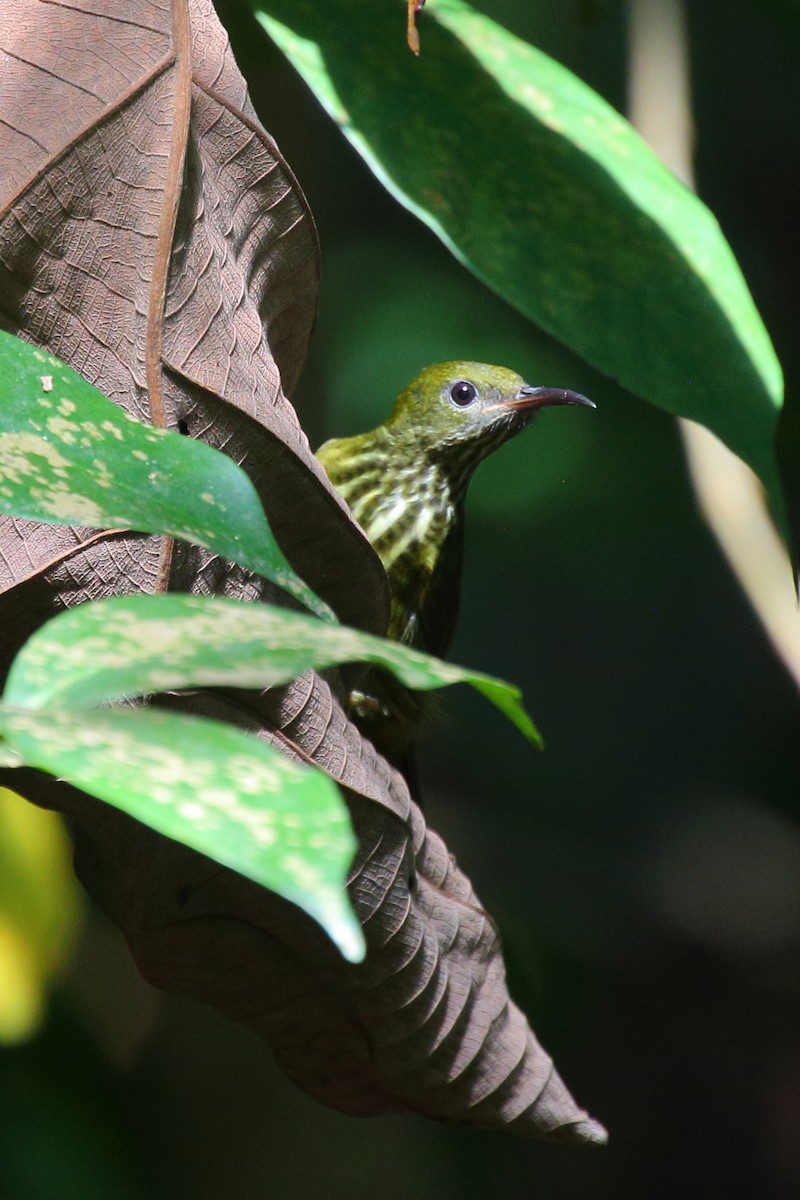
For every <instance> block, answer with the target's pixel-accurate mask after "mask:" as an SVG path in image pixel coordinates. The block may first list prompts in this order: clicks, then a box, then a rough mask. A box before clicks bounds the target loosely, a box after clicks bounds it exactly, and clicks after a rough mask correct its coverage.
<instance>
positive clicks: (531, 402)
mask: <svg viewBox="0 0 800 1200" xmlns="http://www.w3.org/2000/svg"><path fill="white" fill-rule="evenodd" d="M553 404H582V405H583V406H584V408H597V405H596V404H595V402H594V401H593V400H589V399H588V398H587V397H586V396H581V395H580V394H579V393H578V392H568V391H566V389H565V388H552V387H528V385H527V384H525V386H524V387H521V388H520V389H519V391H518V392H517V394H516V396H514V397H512V399H511V400H506V405H507V406H508V408H515V409H522V408H546V407H548V406H549V405H553Z"/></svg>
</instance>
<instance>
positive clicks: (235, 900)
mask: <svg viewBox="0 0 800 1200" xmlns="http://www.w3.org/2000/svg"><path fill="white" fill-rule="evenodd" d="M0 46H2V48H3V50H4V53H5V55H6V57H5V60H4V72H3V74H2V75H1V76H0V162H2V163H3V164H4V173H3V177H2V179H1V180H0V321H1V322H2V324H3V326H4V327H5V328H7V329H9V330H10V331H11V332H15V333H19V334H20V335H21V336H24V337H26V338H28V339H29V340H31V341H33V342H35V343H37V344H39V345H42V346H46V347H47V348H48V349H49V350H51V351H53V352H54V353H56V354H58V355H60V356H61V357H62V358H64V359H65V360H66V361H67V362H68V363H70V365H72V366H73V367H75V368H76V369H77V370H79V371H80V372H81V373H82V374H83V375H84V376H85V377H86V378H88V379H89V380H91V382H93V383H94V384H96V385H97V386H98V387H100V388H101V389H102V390H103V391H104V392H106V393H107V394H108V395H110V396H111V397H112V398H113V399H114V400H115V401H116V402H117V403H118V404H120V405H121V406H122V407H123V408H125V409H126V410H127V411H129V412H131V413H134V414H135V415H137V416H140V417H143V418H144V419H146V420H149V421H151V422H153V423H155V424H163V425H168V426H171V427H178V428H181V429H184V430H186V431H188V433H189V434H191V435H192V436H195V437H200V438H202V439H203V440H205V441H207V442H209V443H210V444H212V445H214V446H217V447H219V448H221V449H224V450H225V451H226V452H227V453H228V454H230V455H231V456H232V457H234V458H235V459H236V460H237V461H239V462H241V463H242V464H243V465H244V466H245V468H246V470H247V471H248V473H249V474H250V475H251V477H252V478H253V480H254V482H255V484H256V486H257V487H258V489H259V492H260V495H261V496H262V499H263V501H264V505H265V507H266V509H267V513H268V516H269V519H270V522H271V524H272V527H273V529H274V531H275V533H276V536H277V537H278V538H279V540H280V541H281V544H282V547H283V549H284V552H285V553H286V555H287V557H288V558H289V559H290V561H291V562H292V563H293V565H294V566H295V568H296V569H297V570H298V571H299V572H300V573H301V574H302V575H303V576H304V578H305V579H306V580H307V582H308V583H309V584H310V585H311V586H312V587H313V588H314V590H315V591H316V592H317V593H318V594H319V595H321V596H322V597H323V598H324V599H326V600H327V601H328V602H329V603H330V604H331V605H332V607H333V608H334V609H335V610H336V611H337V613H338V614H339V616H340V617H341V618H342V619H343V620H346V621H347V622H348V623H351V624H354V625H359V626H361V627H363V628H365V629H369V630H376V631H381V630H382V629H383V628H384V627H385V622H386V613H387V596H386V586H385V579H384V576H383V573H382V570H381V568H380V565H379V563H378V561H377V559H376V557H375V555H374V554H373V552H372V550H371V549H370V547H369V546H368V544H367V543H366V542H365V541H364V539H363V537H362V535H361V533H360V532H359V530H358V529H357V528H356V526H355V525H353V523H352V522H351V521H350V519H349V517H348V516H347V514H346V512H345V510H344V509H343V507H342V505H341V504H340V503H339V501H338V499H337V498H336V497H335V496H334V495H333V493H332V492H331V491H330V488H329V487H328V485H327V481H326V480H325V478H324V476H323V475H322V473H321V471H320V469H319V467H318V466H317V464H316V462H315V460H314V458H313V456H312V455H311V454H310V452H309V449H308V445H307V443H306V440H305V437H304V435H303V433H302V431H301V430H300V428H299V426H298V424H297V420H296V417H295V414H294V411H293V409H292V408H291V406H290V404H289V403H288V401H287V400H286V398H285V397H286V395H287V394H291V391H292V388H293V386H294V384H295V381H296V379H297V375H298V372H299V370H300V368H301V366H302V361H303V357H304V354H305V350H306V346H307V343H308V338H309V336H310V331H311V326H312V324H313V317H314V310H315V303H316V289H317V247H316V240H315V235H314V231H313V224H312V221H311V218H310V215H309V213H308V210H307V208H306V206H305V203H304V201H303V198H302V196H301V194H300V192H299V189H298V187H297V185H296V183H295V181H294V179H293V178H292V175H291V173H290V171H289V170H288V168H287V166H286V164H285V163H284V162H283V160H282V159H281V156H280V154H279V152H278V150H277V148H276V147H275V145H274V143H273V142H272V141H271V139H270V138H269V136H268V135H267V134H266V133H265V132H264V131H263V129H262V128H261V126H260V125H259V123H258V121H257V119H256V117H255V115H254V113H253V111H252V109H251V107H250V104H249V101H248V99H247V96H246V92H245V86H244V83H243V80H242V78H241V76H240V74H239V72H238V70H237V69H236V66H235V64H234V62H233V58H232V56H231V53H230V49H229V47H228V44H227V39H226V37H225V34H224V31H223V30H222V29H221V27H220V25H219V23H218V22H217V20H216V17H215V15H214V13H213V10H212V9H211V7H210V4H209V3H208V0H190V2H186V0H174V2H173V4H172V8H171V11H170V12H169V13H165V11H164V7H163V6H159V5H158V4H156V3H155V2H154V0H125V2H124V3H123V0H117V2H115V0H94V2H93V3H92V4H91V5H86V4H79V3H78V2H77V0H75V2H70V0H62V2H61V3H54V2H52V0H5V4H4V5H3V8H2V12H1V13H0ZM404 52H405V51H404V49H403V46H402V44H398V53H404ZM0 536H1V537H2V542H1V543H0V545H1V546H2V559H0V586H1V587H2V588H3V591H2V594H0V631H2V632H0V643H1V644H0V649H1V650H2V666H3V673H5V670H7V668H8V663H9V661H10V658H11V655H12V653H13V652H14V651H15V650H16V649H17V648H18V647H19V645H20V644H21V642H22V641H23V639H24V637H25V635H26V633H27V632H29V631H30V630H31V629H32V628H34V627H35V626H36V625H37V624H39V623H40V622H41V620H42V619H43V618H44V617H45V616H46V615H48V614H49V612H51V611H52V610H53V609H54V608H57V607H60V606H64V605H67V604H72V603H76V602H78V601H81V600H85V599H92V598H98V597H103V596H108V595H112V594H118V593H120V592H130V591H156V590H163V589H164V588H166V587H167V586H170V587H172V588H178V589H182V590H187V591H197V592H216V593H225V592H227V593H228V594H232V595H236V596H238V597H240V598H244V597H247V598H254V599H255V598H269V599H272V600H280V597H279V596H276V595H275V594H274V593H273V592H272V591H271V590H270V588H269V587H268V586H267V585H265V584H264V583H263V581H260V580H256V579H253V578H250V577H247V576H245V574H244V573H243V572H241V571H239V570H237V569H235V568H233V567H231V565H230V564H227V563H224V562H221V561H219V560H217V559H214V558H212V557H211V556H209V555H208V554H206V553H205V552H203V551H199V550H196V549H191V548H187V547H184V546H176V547H173V546H172V545H170V544H169V543H167V542H166V541H164V540H163V539H155V538H145V537H141V536H136V535H125V534H120V533H114V534H105V533H98V532H97V531H87V530H79V529H72V530H68V529H63V528H58V527H52V526H46V527H45V526H33V525H31V524H29V523H26V522H19V521H10V520H5V521H4V523H3V525H2V529H0ZM335 687H336V683H335V678H334V683H333V684H332V685H331V684H329V682H326V681H325V680H323V679H321V678H320V677H318V676H304V677H303V678H302V679H300V680H298V681H296V682H295V683H294V684H293V685H291V686H290V687H289V688H287V689H284V690H282V691H275V692H270V693H268V694H267V695H266V696H255V695H253V696H251V697H249V699H248V698H247V697H246V696H244V695H243V694H241V693H240V694H238V695H237V696H236V698H235V699H234V698H232V697H225V696H222V695H210V694H209V695H201V696H197V697H194V698H193V699H192V701H191V703H192V705H193V707H194V709H195V711H196V710H197V709H199V710H200V711H202V712H203V713H204V714H205V715H208V716H218V717H221V718H223V719H228V720H234V721H236V722H238V723H241V724H242V725H244V726H245V727H246V728H248V729H250V730H252V731H253V732H255V733H257V734H258V735H259V736H262V737H265V738H268V739H270V740H271V741H275V742H277V743H278V744H279V745H281V746H282V747H283V748H284V749H285V750H286V752H287V753H290V754H295V755H299V756H300V757H307V758H311V759H313V760H314V761H315V762H317V763H319V764H320V765H322V766H323V767H325V768H326V769H327V770H328V771H330V773H331V774H332V775H333V776H334V777H335V778H336V779H337V780H339V781H340V782H341V784H342V785H343V787H345V788H346V789H347V793H346V794H347V796H348V799H349V802H350V807H351V812H352V816H353V820H354V824H355V827H356V830H357V833H358V835H359V840H360V851H359V855H358V859H357V862H356V863H355V865H354V868H353V873H352V881H351V885H350V887H351V895H352V898H353V902H354V904H355V907H356V910H357V912H358V913H359V916H360V918H361V920H362V922H363V924H364V929H365V933H366V936H367V940H368V944H369V954H368V956H367V959H366V962H365V963H364V964H363V965H362V966H360V967H353V966H350V965H348V964H345V963H344V962H343V961H342V959H341V958H340V957H339V956H338V954H337V952H336V951H335V949H334V948H333V946H332V944H331V943H330V942H329V941H328V940H327V939H326V938H325V936H324V934H323V933H322V932H321V931H320V930H319V928H318V927H317V926H316V925H315V924H314V923H313V922H312V921H311V920H310V919H308V918H307V917H305V916H304V915H303V914H302V913H301V912H300V911H299V910H298V909H297V908H295V907H293V906H292V905H290V904H288V903H287V902H285V901H282V900H281V899H279V898H278V897H276V896H275V895H273V894H271V893H269V892H266V891H264V890H263V889H259V888H257V887H255V886H254V885H252V884H250V883H249V882H248V881H246V880H245V879H243V878H242V877H241V876H238V875H236V874H234V873H232V872H230V871H227V870H225V869H223V868H220V867H218V866H216V865H215V864H213V863H211V862H209V861H208V860H207V859H204V858H202V857H201V856H199V855H197V854H195V853H193V852H191V851H189V850H187V849H185V848H184V847H181V846H178V845H177V844H175V843H173V842H169V841H167V840H165V839H164V838H161V837H159V836H158V835H156V834H154V833H153V832H152V831H150V830H148V829H146V828H144V827H143V826H141V825H138V824H137V823H136V822H133V821H131V820H130V819H129V818H126V817H125V816H124V815H122V814H121V813H119V812H118V811H116V810H114V809H112V808H110V807H107V806H104V805H102V804H100V803H99V802H97V801H94V800H91V799H89V798H88V797H86V796H83V795H82V794H80V793H78V792H75V791H73V790H71V789H69V788H67V787H65V786H64V785H59V784H58V783H56V782H54V781H52V780H46V779H44V778H43V777H39V776H37V775H36V774H35V773H33V772H14V773H13V774H11V775H10V776H9V778H10V779H12V780H13V783H14V784H15V786H17V787H19V788H22V789H23V790H26V792H27V794H28V795H29V796H30V797H31V798H33V799H35V800H37V801H38V802H40V803H44V804H48V805H51V806H53V807H56V808H60V809H61V810H62V811H64V812H66V813H68V814H69V816H70V819H71V823H72V826H73V829H74V831H75V836H76V843H77V861H78V866H79V870H80V873H81V876H82V878H83V879H84V881H85V882H86V884H87V887H88V888H89V890H90V891H91V892H92V894H93V895H94V896H95V897H96V899H97V900H98V902H99V903H100V904H101V905H102V906H103V907H104V908H105V909H106V911H107V912H108V913H109V914H110V915H111V916H112V917H113V919H114V920H115V921H116V922H117V924H118V925H119V926H120V927H121V928H122V929H123V930H124V932H125V934H126V936H127V938H128V940H129V942H130V945H131V948H132V950H133V953H134V955H135V957H136V960H137V962H138V964H139V966H140V968H141V970H142V972H143V973H144V974H145V975H146V976H147V977H148V978H149V979H151V980H153V981H154V982H156V983H158V984H159V985H160V986H162V987H164V988H167V989H169V990H172V991H181V992H185V993H188V994H191V995H193V996H196V997H198V998H201V999H203V1000H205V1001H207V1002H208V1003H210V1004H212V1005H214V1006H215V1007H216V1008H218V1009H220V1010H221V1011H223V1012H225V1013H226V1014H227V1015H228V1016H230V1017H231V1018H233V1019H235V1020H237V1021H241V1022H243V1023H245V1024H247V1025H249V1026H250V1027H252V1028H253V1029H254V1030H255V1031H256V1032H257V1033H259V1034H260V1035H261V1036H262V1037H264V1038H265V1039H266V1040H267V1041H268V1042H269V1043H270V1045H271V1046H272V1047H273V1049H274V1051H275V1053H276V1055H277V1057H278V1059H279V1060H280V1062H281V1063H282V1065H283V1067H284V1069H285V1070H286V1072H287V1074H289V1075H290V1076H291V1077H292V1078H293V1079H294V1080H296V1082H297V1083H298V1084H299V1085H300V1086H301V1087H303V1088H304V1089H305V1090H306V1091H308V1092H310V1093H311V1094H313V1095H315V1096H318V1097H319V1098H320V1099H322V1100H324V1101H325V1102H326V1103H328V1104H331V1105H333V1106H334V1107H337V1108H340V1109H343V1110H345V1111H348V1112H357V1113H373V1112H380V1111H384V1110H387V1109H396V1110H402V1109H407V1110H414V1111H418V1112H422V1113H426V1114H427V1115H429V1116H432V1117H436V1118H438V1119H442V1120H447V1121H453V1122H464V1121H469V1122H474V1123H475V1124H479V1125H485V1126H508V1127H510V1128H512V1129H514V1130H515V1131H517V1132H520V1133H524V1134H538V1135H545V1136H556V1137H558V1136H561V1137H566V1138H574V1139H577V1140H589V1141H596V1140H600V1139H601V1138H602V1131H601V1130H600V1127H599V1126H597V1125H596V1123H595V1122H593V1121H591V1120H590V1119H589V1118H587V1116H586V1114H585V1113H584V1112H583V1111H582V1110H580V1109H578V1108H577V1107H576V1106H575V1104H574V1102H573V1101H572V1099H571V1097H570V1096H569V1093H568V1092H567V1091H566V1089H565V1088H564V1086H563V1084H562V1083H561V1081H560V1079H559V1078H558V1076H557V1075H556V1074H555V1072H554V1071H553V1068H552V1063H551V1061H550V1059H549V1058H548V1057H547V1055H546V1054H545V1053H544V1052H543V1051H542V1049H541V1047H540V1046H539V1045H538V1043H537V1042H536V1040H535V1038H534V1037H533V1034H532V1033H531V1031H530V1029H529V1027H528V1025H527V1022H526V1020H525V1018H524V1017H523V1016H522V1014H521V1013H520V1012H519V1010H518V1009H517V1008H516V1007H515V1006H514V1005H513V1004H512V1003H511V1001H510V1000H509V997H508V993H507V990H506V986H505V975H504V968H503V962H502V956H501V952H500V947H499V943H498V940H497V936H496V933H495V931H494V927H493V925H492V923H491V921H490V920H489V919H488V918H487V917H486V915H485V914H484V913H483V911H482V909H481V908H480V905H479V903H478V901H477V900H476V898H475V896H474V894H473V892H472V889H471V887H470V885H469V882H468V881H467V880H466V879H465V878H464V876H463V875H462V874H461V873H460V872H459V871H458V869H457V867H456V866H455V865H454V863H453V862H452V860H451V858H450V856H449V855H448V853H447V850H446V847H445V846H444V845H443V843H442V842H441V840H440V839H439V838H438V837H436V835H435V834H433V833H431V832H430V831H428V830H426V828H425V824H424V821H423V819H422V816H421V814H420V812H419V810H418V809H417V808H416V806H415V805H413V804H412V802H411V801H410V799H409V796H408V792H407V789H406V787H405V784H404V782H403V780H402V779H401V778H400V776H399V775H397V773H396V772H394V771H393V770H392V769H391V768H390V767H389V766H388V765H387V764H386V763H385V762H384V761H383V760H382V759H380V758H379V757H378V756H377V755H376V753H375V752H374V750H373V749H372V747H371V746H370V745H369V744H368V743H367V742H365V741H364V740H363V739H362V737H361V736H360V734H359V733H358V731H357V730H356V729H355V728H354V727H353V726H352V725H351V724H350V723H349V722H348V721H347V719H346V717H345V715H344V712H343V709H342V707H341V704H340V703H339V698H338V696H337V692H336V690H335ZM332 689H333V690H332ZM173 702H174V703H175V704H182V705H185V704H186V703H188V702H187V701H179V700H174V701H173Z"/></svg>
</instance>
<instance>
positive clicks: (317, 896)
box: [0, 705, 364, 961]
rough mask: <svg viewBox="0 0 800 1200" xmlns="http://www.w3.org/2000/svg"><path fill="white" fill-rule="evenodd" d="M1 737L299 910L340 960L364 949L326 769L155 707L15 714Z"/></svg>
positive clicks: (29, 760)
mask: <svg viewBox="0 0 800 1200" xmlns="http://www.w3.org/2000/svg"><path fill="white" fill-rule="evenodd" d="M0 735H2V736H3V737H4V738H5V739H7V741H8V742H9V743H10V745H11V746H12V747H13V748H14V749H15V750H16V751H17V752H18V754H19V755H20V757H21V758H22V760H23V761H24V762H25V763H26V764H27V765H29V766H32V767H38V768H39V769H40V770H42V771H47V772H49V773H50V774H51V775H56V776H58V777H59V778H60V779H65V780H67V781H68V782H69V783H72V784H74V785H75V786H76V787H79V788H82V789H83V790H84V791H86V792H89V793H90V794H91V795H94V796H98V797H99V798H100V799H101V800H105V801H106V802H107V803H109V804H113V805H114V806H115V807H117V808H119V809H122V810H123V811H124V812H126V813H129V814H130V815H131V816H132V817H135V818H136V819H137V820H139V821H142V822H143V823H144V824H145V825H149V826H150V828H152V829H155V830H157V831H158V832H159V833H163V834H165V835H166V836H167V837H170V838H174V839H175V840H176V841H179V842H182V843H183V844H184V845H186V846H191V847H192V849H194V850H198V851H199V852H200V853H201V854H206V855H208V856H209V858H213V859H214V860H215V861H216V862H219V863H222V864H223V865H224V866H227V867H231V868H232V869H233V870H234V871H238V872H240V874H242V875H246V876H248V877H249V878H250V879H254V880H255V881H256V882H257V883H260V884H262V885H263V886H264V887H267V888H271V889H272V890H273V891H275V892H278V893H279V894H280V895H281V896H284V897H286V899H288V900H291V901H293V903H295V904H297V905H299V907H300V908H303V909H304V910H305V911H306V912H307V913H309V914H310V915H311V916H312V917H314V918H315V920H317V921H318V922H319V923H320V925H321V926H322V927H323V928H324V929H325V930H326V931H327V933H328V934H329V936H330V937H331V938H332V940H333V941H334V942H335V943H336V945H337V946H338V947H339V949H340V950H341V952H342V954H343V955H344V956H345V957H346V958H348V959H350V960H351V961H359V960H360V959H361V958H362V957H363V954H364V941H363V936H362V933H361V927H360V925H359V924H358V921H357V920H356V918H355V916H354V914H353V912H352V909H351V908H350V905H349V902H348V900H347V894H346V892H345V889H344V884H345V878H346V873H347V869H348V867H349V864H350V861H351V859H352V857H353V853H354V851H355V847H356V841H355V837H354V834H353V832H352V829H351V826H350V820H349V817H348V814H347V810H346V808H345V805H344V802H343V800H342V798H341V796H340V795H339V792H338V790H337V788H336V785H335V784H334V783H333V781H332V780H331V779H330V778H329V777H328V776H327V775H324V774H323V773H322V772H321V771H317V770H314V769H312V768H309V767H304V766H298V765H297V764H295V763H293V762H292V761H291V760H290V759H288V758H287V757H286V756H285V755H283V754H281V753H280V752H279V751H277V750H275V749H273V748H272V747H271V746H270V745H268V744H267V743H265V742H262V741H259V740H258V739H256V738H254V737H250V736H248V735H247V734H245V733H243V732H241V731H240V730H239V729H236V728H234V727H232V726H229V725H224V724H222V723H221V722H217V721H209V720H205V719H200V718H197V717H187V716H184V715H182V714H177V713H171V712H160V711H158V710H155V709H139V708H121V709H96V710H84V711H79V712H75V713H71V712H70V713H68V712H64V711H63V710H61V709H32V708H29V709H19V708H17V709H14V708H10V707H7V706H5V705H3V706H0Z"/></svg>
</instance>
